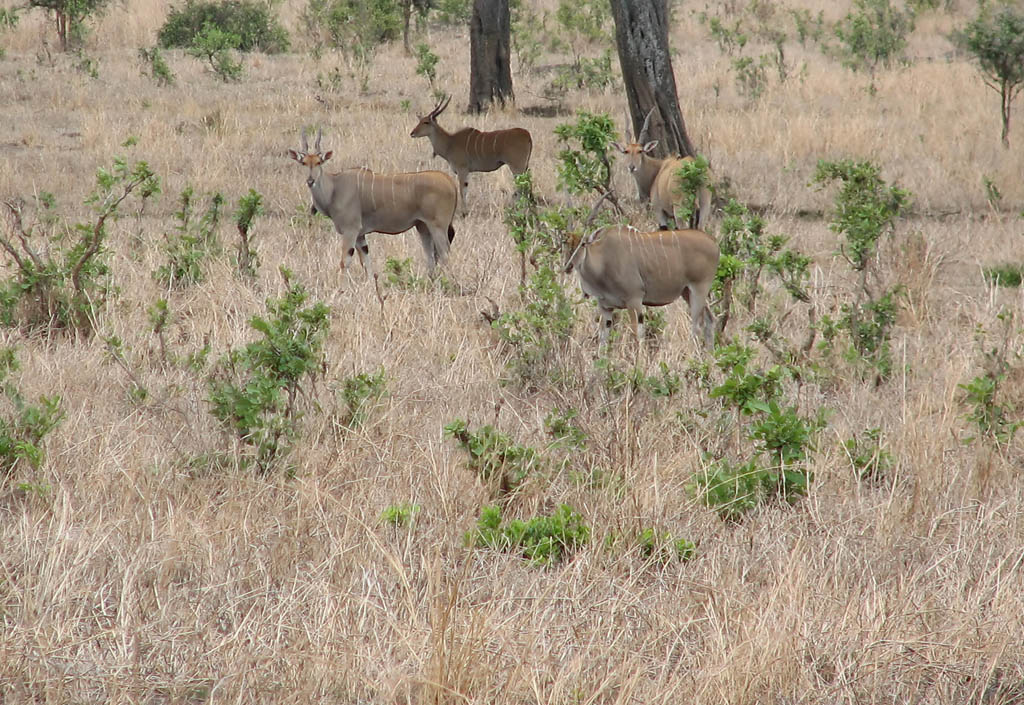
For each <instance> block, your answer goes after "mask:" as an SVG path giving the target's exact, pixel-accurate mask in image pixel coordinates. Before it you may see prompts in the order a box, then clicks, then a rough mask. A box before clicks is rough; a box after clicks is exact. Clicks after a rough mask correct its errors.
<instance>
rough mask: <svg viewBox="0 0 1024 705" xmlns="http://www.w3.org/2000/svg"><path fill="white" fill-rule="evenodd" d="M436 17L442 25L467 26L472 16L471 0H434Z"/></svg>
mask: <svg viewBox="0 0 1024 705" xmlns="http://www.w3.org/2000/svg"><path fill="white" fill-rule="evenodd" d="M436 5H437V7H436V13H435V14H436V17H437V20H438V21H439V22H440V23H441V24H443V25H449V26H454V25H463V26H465V25H468V24H469V19H470V17H471V16H472V14H473V3H472V0H436Z"/></svg>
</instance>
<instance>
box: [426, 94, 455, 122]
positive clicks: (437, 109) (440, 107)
mask: <svg viewBox="0 0 1024 705" xmlns="http://www.w3.org/2000/svg"><path fill="white" fill-rule="evenodd" d="M450 102H452V97H451V95H448V96H447V97H445V98H441V100H439V101H437V105H435V106H434V109H433V110H431V111H430V117H431V118H436V117H437V116H438V115H440V114H441V113H443V112H444V111H445V109H446V108H447V107H448V103H450Z"/></svg>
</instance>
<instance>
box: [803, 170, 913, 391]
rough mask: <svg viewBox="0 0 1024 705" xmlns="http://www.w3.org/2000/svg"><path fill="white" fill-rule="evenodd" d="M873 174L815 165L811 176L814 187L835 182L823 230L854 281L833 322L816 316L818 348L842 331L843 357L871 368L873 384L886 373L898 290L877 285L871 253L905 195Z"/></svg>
mask: <svg viewBox="0 0 1024 705" xmlns="http://www.w3.org/2000/svg"><path fill="white" fill-rule="evenodd" d="M879 171H880V170H879V169H878V167H876V166H875V165H873V164H871V163H870V162H855V161H853V160H843V161H839V162H826V161H820V162H818V167H817V170H816V172H815V176H814V183H816V184H818V185H819V186H826V185H829V184H831V183H832V182H839V184H840V188H839V192H838V193H837V194H836V198H835V211H834V213H833V215H832V220H831V222H830V223H829V229H830V230H832V231H833V232H835V233H837V234H840V235H842V236H843V238H844V242H843V243H842V244H841V245H840V248H839V253H840V254H841V255H842V256H843V257H844V258H845V259H846V261H847V262H848V263H849V265H850V267H851V268H852V269H853V271H854V272H855V273H856V274H857V275H858V279H859V280H858V282H857V288H856V290H855V292H854V297H853V300H852V301H848V302H845V303H843V304H842V306H841V307H840V312H839V317H838V319H835V320H834V319H833V318H832V317H831V316H827V315H826V316H823V317H822V319H821V321H820V323H819V326H818V328H819V330H820V331H821V332H822V334H823V335H822V337H823V341H822V343H821V346H820V347H821V348H822V349H823V350H826V351H827V350H829V349H830V348H831V347H832V346H833V345H834V342H835V338H836V336H837V334H838V333H839V332H840V331H846V332H847V333H848V334H849V339H850V346H849V347H848V348H847V349H846V357H847V359H849V360H851V361H861V362H864V363H866V364H867V366H868V367H869V368H874V370H875V373H876V380H877V381H881V380H884V379H887V378H888V377H889V375H890V374H891V373H892V359H891V355H890V351H889V340H890V338H891V337H892V328H893V326H894V325H895V323H896V314H897V313H898V311H899V302H898V300H897V297H898V296H899V295H900V293H901V292H902V289H901V287H899V286H891V287H888V288H882V287H880V286H879V279H880V272H878V271H877V270H878V266H879V258H878V257H877V256H876V255H877V253H878V247H879V243H880V242H881V240H882V238H883V237H885V236H886V235H891V234H892V233H893V232H894V231H895V227H896V222H897V220H898V218H899V216H900V215H901V214H902V213H903V211H904V210H905V209H906V207H907V205H908V203H909V201H910V194H909V193H908V192H907V191H905V190H903V189H901V188H899V187H897V186H889V185H888V184H886V183H885V181H884V180H883V179H882V178H881V176H880V175H879Z"/></svg>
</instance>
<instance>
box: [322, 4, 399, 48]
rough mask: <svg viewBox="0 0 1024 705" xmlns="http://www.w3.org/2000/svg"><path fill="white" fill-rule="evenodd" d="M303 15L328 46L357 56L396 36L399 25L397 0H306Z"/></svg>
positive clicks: (397, 35)
mask: <svg viewBox="0 0 1024 705" xmlns="http://www.w3.org/2000/svg"><path fill="white" fill-rule="evenodd" d="M303 17H304V19H305V22H306V26H307V27H308V28H309V29H310V30H312V31H316V32H320V33H321V34H323V35H325V36H324V39H325V41H326V42H327V43H328V44H329V45H330V46H334V47H339V48H341V49H345V50H347V51H351V52H353V53H354V54H355V55H356V56H359V57H365V56H366V55H368V54H369V53H370V52H371V51H372V50H373V48H374V47H376V46H377V45H378V44H382V43H384V42H389V41H392V40H394V39H397V38H398V37H399V36H400V35H401V33H402V26H403V18H402V8H401V5H400V3H399V0H309V2H308V4H307V5H306V9H305V11H304V15H303Z"/></svg>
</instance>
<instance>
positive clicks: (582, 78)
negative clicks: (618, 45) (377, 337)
mask: <svg viewBox="0 0 1024 705" xmlns="http://www.w3.org/2000/svg"><path fill="white" fill-rule="evenodd" d="M613 82H614V76H613V75H612V51H611V49H606V50H605V51H604V52H602V53H601V55H600V56H597V57H594V58H588V57H585V56H578V57H576V58H574V59H573V60H572V62H571V63H569V64H567V65H565V66H559V67H557V68H556V69H555V78H554V79H552V81H551V83H549V84H548V85H546V86H545V87H544V91H543V93H544V97H545V98H547V99H548V100H559V101H560V100H564V98H565V95H566V93H567V92H569V91H574V90H584V89H586V90H590V91H602V90H604V89H605V88H608V87H609V86H610V85H612V83H613Z"/></svg>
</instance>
